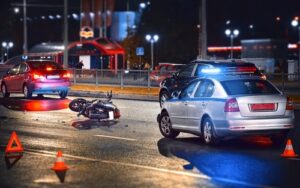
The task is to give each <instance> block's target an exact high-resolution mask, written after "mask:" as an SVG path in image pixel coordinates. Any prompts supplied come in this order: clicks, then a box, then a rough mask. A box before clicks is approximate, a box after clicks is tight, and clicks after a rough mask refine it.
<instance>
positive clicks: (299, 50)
mask: <svg viewBox="0 0 300 188" xmlns="http://www.w3.org/2000/svg"><path fill="white" fill-rule="evenodd" d="M298 20H299V18H298V17H295V18H294V19H293V20H292V22H291V25H292V26H293V27H298V65H297V69H298V71H297V72H298V80H299V75H300V25H299V21H298Z"/></svg>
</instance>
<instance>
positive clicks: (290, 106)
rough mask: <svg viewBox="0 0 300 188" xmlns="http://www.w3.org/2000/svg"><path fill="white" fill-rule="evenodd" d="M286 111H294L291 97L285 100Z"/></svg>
mask: <svg viewBox="0 0 300 188" xmlns="http://www.w3.org/2000/svg"><path fill="white" fill-rule="evenodd" d="M285 109H286V110H294V105H293V99H292V97H287V99H286V108H285Z"/></svg>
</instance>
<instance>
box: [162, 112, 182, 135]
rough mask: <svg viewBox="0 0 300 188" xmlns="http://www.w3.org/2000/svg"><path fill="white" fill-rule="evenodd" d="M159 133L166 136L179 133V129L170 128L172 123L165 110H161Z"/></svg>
mask: <svg viewBox="0 0 300 188" xmlns="http://www.w3.org/2000/svg"><path fill="white" fill-rule="evenodd" d="M159 130H160V133H161V134H162V135H163V136H164V137H166V138H172V139H174V138H176V137H177V136H178V135H179V133H180V132H179V131H176V130H174V129H173V128H172V123H171V120H170V117H169V115H168V113H167V112H162V113H161V115H160V119H159Z"/></svg>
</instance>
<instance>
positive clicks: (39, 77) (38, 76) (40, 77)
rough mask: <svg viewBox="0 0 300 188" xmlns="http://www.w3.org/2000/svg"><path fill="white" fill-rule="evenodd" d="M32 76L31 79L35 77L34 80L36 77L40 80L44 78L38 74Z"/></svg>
mask: <svg viewBox="0 0 300 188" xmlns="http://www.w3.org/2000/svg"><path fill="white" fill-rule="evenodd" d="M32 77H33V79H35V80H37V79H40V80H42V79H45V76H43V75H40V74H33V76H32Z"/></svg>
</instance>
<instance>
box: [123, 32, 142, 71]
mask: <svg viewBox="0 0 300 188" xmlns="http://www.w3.org/2000/svg"><path fill="white" fill-rule="evenodd" d="M141 41H142V39H141V38H140V37H138V36H136V35H129V36H128V37H126V38H125V39H124V40H123V41H122V42H121V45H122V46H123V47H124V48H125V50H126V54H127V62H128V64H127V66H128V67H129V68H130V69H133V68H135V67H142V65H143V64H144V63H145V59H144V57H143V56H142V57H140V56H137V55H136V48H137V47H139V46H140V44H141ZM140 58H141V59H140Z"/></svg>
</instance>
